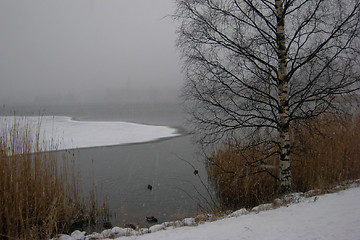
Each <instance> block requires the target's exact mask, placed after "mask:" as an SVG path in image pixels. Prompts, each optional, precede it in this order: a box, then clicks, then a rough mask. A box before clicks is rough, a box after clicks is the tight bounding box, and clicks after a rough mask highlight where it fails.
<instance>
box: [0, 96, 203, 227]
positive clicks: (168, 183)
mask: <svg viewBox="0 0 360 240" xmlns="http://www.w3.org/2000/svg"><path fill="white" fill-rule="evenodd" d="M13 110H15V111H16V113H18V114H21V115H39V114H42V115H55V116H70V117H73V118H75V119H78V120H91V121H126V122H135V123H143V124H150V125H159V126H171V127H176V128H179V129H181V131H180V132H181V133H182V135H181V136H178V137H174V138H169V139H163V140H159V141H153V142H147V143H138V144H128V145H120V146H111V147H95V148H85V149H78V150H76V151H74V153H75V160H77V164H78V166H79V169H80V175H81V182H82V187H83V191H84V192H85V193H86V192H87V191H88V190H89V189H91V187H92V186H93V184H95V186H96V187H97V189H98V191H99V192H100V193H101V195H103V196H107V197H108V199H109V207H110V211H111V213H112V216H113V217H112V219H111V221H112V223H113V225H117V226H123V225H124V224H125V223H132V224H134V225H136V224H140V225H141V226H147V223H146V221H145V218H146V217H147V216H154V217H156V218H157V219H158V220H159V222H164V221H171V220H177V219H182V218H185V217H190V216H195V215H196V214H197V213H198V211H199V208H198V206H199V204H202V205H204V204H205V202H206V200H205V199H203V198H202V197H201V196H200V194H201V195H203V196H205V197H206V198H207V199H208V198H209V196H208V194H207V193H206V189H205V188H204V187H203V185H202V184H201V182H200V181H199V179H198V175H194V170H193V168H192V167H191V166H190V165H189V164H188V163H186V162H185V161H183V160H182V159H185V160H186V161H188V162H190V163H191V164H192V165H193V166H194V167H195V168H196V169H197V170H198V171H199V176H201V177H202V179H203V180H204V182H206V180H207V175H206V170H205V166H204V164H203V162H202V157H201V156H199V154H197V152H198V151H197V148H196V145H195V144H193V142H192V140H191V135H189V134H187V133H186V132H187V131H186V130H187V128H186V124H185V115H184V113H183V111H182V107H181V105H180V104H177V103H157V104H149V103H143V104H139V103H137V104H106V105H105V104H104V105H100V104H99V105H71V106H70V105H69V106H15V107H7V106H5V108H3V109H2V112H1V113H2V115H6V114H10V113H11V112H12V111H13ZM62 153H63V152H61V151H60V152H59V154H62ZM148 185H151V186H152V190H149V189H148V188H147V186H148Z"/></svg>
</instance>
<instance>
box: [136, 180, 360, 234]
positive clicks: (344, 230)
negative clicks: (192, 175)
mask: <svg viewBox="0 0 360 240" xmlns="http://www.w3.org/2000/svg"><path fill="white" fill-rule="evenodd" d="M315 199H316V201H314V200H315ZM130 239H139V240H140V239H142V240H145V239H146V240H162V239H164V240H165V239H167V240H168V239H171V240H182V239H184V240H185V239H192V240H196V239H199V240H200V239H206V240H212V239H213V240H219V239H222V240H233V239H249V240H250V239H251V240H255V239H256V240H261V239H264V240H265V239H266V240H270V239H274V240H279V239H292V240H295V239H299V240H300V239H301V240H305V239H324V240H325V239H326V240H330V239H333V240H340V239H348V240H359V239H360V188H359V187H358V188H351V189H348V190H345V191H341V192H338V193H333V194H327V195H323V196H319V197H317V198H311V199H307V200H305V201H304V202H301V203H298V204H292V205H290V206H288V207H286V206H285V207H281V208H278V209H275V210H269V211H262V212H259V213H250V214H248V215H243V216H239V217H233V218H226V219H223V220H219V221H216V222H212V223H205V224H202V225H199V226H197V227H183V228H177V229H173V230H167V231H159V232H155V233H152V234H147V235H143V236H139V237H137V238H135V237H130Z"/></svg>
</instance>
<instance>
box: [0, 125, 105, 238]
mask: <svg viewBox="0 0 360 240" xmlns="http://www.w3.org/2000/svg"><path fill="white" fill-rule="evenodd" d="M1 131H2V132H1V136H0V206H1V208H0V239H46V238H50V237H52V236H54V235H55V234H57V233H68V232H70V231H72V230H74V229H76V228H79V227H81V226H82V225H83V224H86V223H89V222H90V221H96V219H98V218H100V217H102V216H104V214H106V213H107V212H106V211H107V208H106V205H104V206H100V204H98V202H97V200H96V197H94V191H93V192H92V193H91V194H92V195H91V194H90V198H87V197H85V196H84V195H83V194H82V193H81V190H80V186H79V177H78V175H77V173H76V170H75V166H74V165H75V164H74V162H73V161H72V159H70V157H69V155H63V157H61V159H59V154H58V153H55V152H45V153H39V152H37V153H32V151H33V147H34V146H35V148H36V150H38V151H39V150H41V149H42V148H43V144H45V143H40V142H39V138H37V137H33V133H32V132H31V131H33V129H29V126H25V127H24V126H20V125H19V124H18V123H16V122H15V123H13V124H11V125H10V127H8V128H6V129H2V130H1ZM35 131H37V130H35ZM52 150H56V149H54V148H53V149H52ZM71 155H72V154H71ZM59 161H61V164H59Z"/></svg>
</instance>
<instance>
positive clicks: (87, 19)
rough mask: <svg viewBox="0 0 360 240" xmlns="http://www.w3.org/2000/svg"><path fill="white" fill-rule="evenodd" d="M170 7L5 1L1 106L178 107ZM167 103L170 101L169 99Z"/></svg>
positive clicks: (148, 1) (165, 3)
mask: <svg viewBox="0 0 360 240" xmlns="http://www.w3.org/2000/svg"><path fill="white" fill-rule="evenodd" d="M174 7H175V3H174V1H173V0H31V1H29V0H0V83H1V84H0V103H1V104H13V103H21V102H27V103H41V102H47V103H49V102H58V103H62V102H66V101H77V102H94V101H95V102H96V101H105V102H106V101H115V102H116V101H124V100H125V99H131V100H132V99H139V100H147V99H149V100H155V101H156V100H167V99H171V98H173V99H175V97H176V96H177V95H178V91H179V90H180V88H181V85H182V76H181V74H180V61H179V57H178V54H177V51H176V48H175V39H176V36H175V31H176V24H175V23H173V22H172V20H171V19H170V18H165V19H164V17H165V16H166V15H169V14H172V13H173V11H174ZM168 97H169V98H168Z"/></svg>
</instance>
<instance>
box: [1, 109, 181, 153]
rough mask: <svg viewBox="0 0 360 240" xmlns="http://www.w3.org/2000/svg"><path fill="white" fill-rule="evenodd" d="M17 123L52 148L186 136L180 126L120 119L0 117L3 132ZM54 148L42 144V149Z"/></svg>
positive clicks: (138, 141)
mask: <svg viewBox="0 0 360 240" xmlns="http://www.w3.org/2000/svg"><path fill="white" fill-rule="evenodd" d="M15 124H16V126H17V128H19V129H20V130H21V129H23V131H26V130H30V132H31V134H32V136H34V137H35V136H36V133H37V132H39V134H40V142H41V143H44V145H49V146H51V145H55V146H56V147H55V150H70V149H83V148H96V147H111V146H119V145H129V144H142V143H149V142H154V141H155V142H156V141H164V140H166V139H169V138H174V137H180V136H183V135H186V132H185V130H184V129H182V128H180V127H169V126H157V125H148V124H140V123H132V122H122V121H90V120H86V121H84V120H77V119H75V118H72V117H69V116H40V117H39V116H37V117H35V116H0V129H1V130H3V131H4V132H9V131H8V130H9V129H11V128H13V127H14V126H15ZM49 150H50V151H51V150H54V149H52V148H48V147H45V149H44V150H43V151H49Z"/></svg>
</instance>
